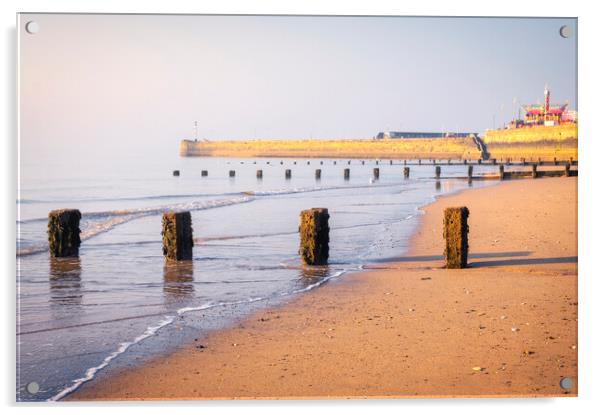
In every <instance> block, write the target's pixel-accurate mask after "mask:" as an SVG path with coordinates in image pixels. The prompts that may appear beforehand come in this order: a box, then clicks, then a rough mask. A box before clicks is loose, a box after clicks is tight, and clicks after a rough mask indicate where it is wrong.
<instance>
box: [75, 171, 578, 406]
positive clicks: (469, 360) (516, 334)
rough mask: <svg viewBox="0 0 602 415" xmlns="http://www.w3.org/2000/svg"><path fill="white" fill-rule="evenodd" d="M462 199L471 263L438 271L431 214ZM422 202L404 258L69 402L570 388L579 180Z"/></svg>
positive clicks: (557, 391) (438, 225)
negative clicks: (563, 381) (467, 212)
mask: <svg viewBox="0 0 602 415" xmlns="http://www.w3.org/2000/svg"><path fill="white" fill-rule="evenodd" d="M459 205H463V206H467V207H468V208H469V209H470V217H469V226H470V234H469V241H470V253H469V268H467V269H463V270H446V269H443V268H442V266H443V261H442V252H443V242H444V241H443V239H442V212H443V209H444V208H445V207H448V206H459ZM424 210H425V215H424V216H423V217H422V221H421V224H420V226H419V229H418V230H417V232H416V234H415V235H414V237H413V241H412V250H411V252H409V253H408V255H404V256H400V257H399V258H395V259H392V260H391V261H390V262H387V263H383V264H379V265H378V266H373V267H371V268H373V269H371V270H369V271H366V272H362V273H356V274H350V275H346V276H344V277H343V278H341V279H338V280H333V281H330V282H328V283H327V284H326V285H325V286H323V287H321V288H319V289H317V290H315V291H312V292H310V293H307V294H304V295H301V296H299V297H297V298H295V299H293V300H292V301H290V302H288V303H287V304H285V305H283V306H278V307H274V308H271V309H268V310H265V311H261V312H259V313H256V314H253V315H251V316H250V317H248V318H246V319H245V320H244V321H242V322H241V323H240V324H238V325H237V326H235V327H232V328H229V329H226V330H223V331H219V332H214V333H212V334H210V335H209V336H208V337H206V338H199V339H197V340H196V341H195V342H194V343H193V344H189V345H183V346H182V347H181V348H180V349H178V350H177V351H175V352H174V353H172V354H169V355H167V356H162V357H159V358H156V359H153V360H151V361H150V362H149V363H147V364H144V365H141V366H138V367H135V368H130V369H127V370H123V371H121V372H119V373H109V374H102V375H101V376H99V378H98V379H95V380H93V381H91V382H89V383H87V384H85V385H83V386H82V387H81V389H79V390H78V391H77V392H76V393H74V394H72V395H70V396H69V397H68V398H67V399H68V400H98V399H103V400H104V399H108V400H123V399H133V400H135V399H142V400H152V399H161V400H163V399H231V398H249V399H255V398H292V399H295V398H316V399H321V398H346V397H352V398H362V397H433V396H436V397H455V396H457V397H459V396H462V397H464V396H481V397H483V396H500V397H501V396H576V394H577V384H578V382H577V343H576V341H577V178H574V177H573V178H545V179H537V180H530V179H529V180H516V181H509V182H504V183H501V184H499V185H496V186H492V187H489V188H482V189H472V190H468V191H465V192H461V193H458V194H455V195H452V196H447V197H443V198H440V199H438V200H437V201H436V202H434V203H433V204H431V205H429V206H427V207H426V208H425V209H424ZM563 377H570V378H571V379H572V380H573V387H572V388H571V389H570V390H563V389H562V388H561V387H560V386H559V382H560V380H561V379H562V378H563Z"/></svg>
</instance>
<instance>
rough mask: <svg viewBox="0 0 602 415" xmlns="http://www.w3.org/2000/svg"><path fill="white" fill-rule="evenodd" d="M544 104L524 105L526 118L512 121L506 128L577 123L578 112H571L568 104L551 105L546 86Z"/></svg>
mask: <svg viewBox="0 0 602 415" xmlns="http://www.w3.org/2000/svg"><path fill="white" fill-rule="evenodd" d="M543 97H544V103H543V105H541V104H532V105H524V106H522V109H523V111H524V113H525V116H524V118H523V119H522V120H521V119H517V120H512V121H510V122H509V123H508V125H507V126H506V128H508V129H513V128H525V127H532V126H536V125H545V126H554V125H559V124H566V123H576V122H577V111H569V110H568V109H567V108H568V106H569V104H568V102H567V103H564V104H556V105H552V104H550V90H549V89H548V87H547V86H546V87H545V89H544V91H543Z"/></svg>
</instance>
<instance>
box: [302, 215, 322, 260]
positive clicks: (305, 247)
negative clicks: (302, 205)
mask: <svg viewBox="0 0 602 415" xmlns="http://www.w3.org/2000/svg"><path fill="white" fill-rule="evenodd" d="M329 217H330V215H329V214H328V209H326V208H313V209H308V210H303V211H302V212H301V215H300V218H299V237H300V245H299V255H300V256H301V260H302V261H303V263H304V264H307V265H326V264H327V263H328V243H329V242H330V239H329V238H330V237H329V232H330V228H329V227H328V218H329Z"/></svg>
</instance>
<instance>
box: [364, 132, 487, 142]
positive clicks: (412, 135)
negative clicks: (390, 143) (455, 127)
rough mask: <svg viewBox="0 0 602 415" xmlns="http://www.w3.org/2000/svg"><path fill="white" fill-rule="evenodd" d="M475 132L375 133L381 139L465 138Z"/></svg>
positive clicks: (474, 134) (473, 134)
mask: <svg viewBox="0 0 602 415" xmlns="http://www.w3.org/2000/svg"><path fill="white" fill-rule="evenodd" d="M476 135H477V133H451V132H448V133H442V132H439V133H429V132H417V131H389V132H380V133H378V134H377V135H376V138H377V139H379V140H382V139H391V138H392V139H399V138H465V137H473V136H475V137H476Z"/></svg>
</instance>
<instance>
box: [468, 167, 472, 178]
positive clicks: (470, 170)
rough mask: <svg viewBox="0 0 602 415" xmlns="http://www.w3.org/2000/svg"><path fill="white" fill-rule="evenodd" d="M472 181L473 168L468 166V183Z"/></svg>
mask: <svg viewBox="0 0 602 415" xmlns="http://www.w3.org/2000/svg"><path fill="white" fill-rule="evenodd" d="M471 180H472V166H468V181H471Z"/></svg>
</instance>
